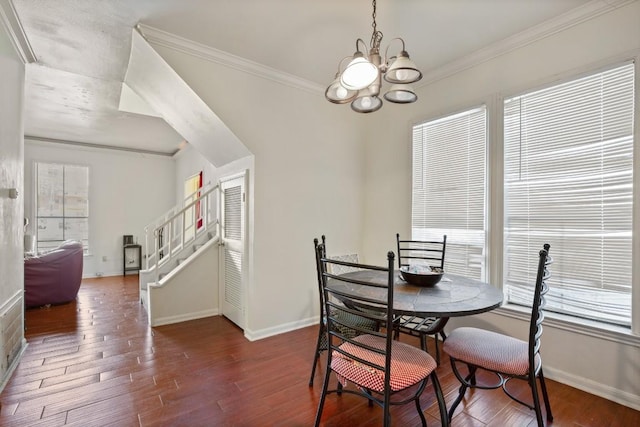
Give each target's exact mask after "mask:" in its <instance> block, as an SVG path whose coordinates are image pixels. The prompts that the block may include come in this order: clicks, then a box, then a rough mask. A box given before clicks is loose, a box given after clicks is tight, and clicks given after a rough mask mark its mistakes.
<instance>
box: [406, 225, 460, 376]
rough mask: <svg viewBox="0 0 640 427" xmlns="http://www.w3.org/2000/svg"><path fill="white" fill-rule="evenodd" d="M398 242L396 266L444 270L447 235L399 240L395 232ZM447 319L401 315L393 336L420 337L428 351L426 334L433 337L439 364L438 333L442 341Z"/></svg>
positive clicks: (424, 348)
mask: <svg viewBox="0 0 640 427" xmlns="http://www.w3.org/2000/svg"><path fill="white" fill-rule="evenodd" d="M396 241H397V243H398V267H400V268H402V267H408V266H409V265H412V264H422V265H429V266H431V267H437V268H440V269H442V270H443V271H444V255H445V251H446V249H447V235H446V234H445V235H444V236H442V240H400V234H398V233H396ZM448 321H449V318H448V317H420V316H402V317H400V318H399V319H398V321H397V324H396V326H395V331H396V334H395V338H396V339H398V337H399V334H400V333H404V334H407V335H411V336H415V337H418V338H419V339H420V348H422V349H423V350H424V351H428V348H427V336H429V335H431V336H433V337H434V341H435V345H436V361H437V362H438V365H439V364H440V348H439V345H438V337H437V336H438V335H440V337H441V338H442V340H443V341H444V340H445V339H446V338H447V335H446V334H445V332H444V327H445V326H446V324H447V322H448Z"/></svg>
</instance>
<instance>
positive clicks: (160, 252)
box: [144, 185, 220, 283]
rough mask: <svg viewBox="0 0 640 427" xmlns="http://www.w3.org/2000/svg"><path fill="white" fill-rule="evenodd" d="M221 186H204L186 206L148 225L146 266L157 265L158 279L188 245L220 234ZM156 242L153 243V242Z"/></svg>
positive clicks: (150, 267)
mask: <svg viewBox="0 0 640 427" xmlns="http://www.w3.org/2000/svg"><path fill="white" fill-rule="evenodd" d="M217 190H219V187H218V185H215V186H213V187H211V188H207V187H204V188H201V189H199V190H197V191H196V192H195V193H193V194H192V195H190V196H188V197H187V198H186V199H185V200H187V201H188V200H192V201H191V202H188V203H186V202H185V205H184V207H182V208H180V207H179V206H176V207H174V208H172V209H170V210H169V211H168V212H166V213H165V214H164V215H163V216H161V217H160V218H158V219H157V220H156V221H154V222H153V223H151V224H150V225H148V226H146V227H145V229H144V230H145V247H146V248H147V259H146V270H151V269H155V276H156V278H155V282H156V283H158V281H159V279H160V277H159V275H160V267H161V266H162V265H165V264H167V263H169V262H171V261H172V260H173V259H174V258H175V257H176V256H177V255H178V253H179V252H180V251H181V250H182V249H183V248H185V247H187V245H189V244H190V243H192V242H195V240H196V239H198V238H199V237H200V236H202V235H206V234H207V233H211V232H213V235H214V236H217V235H218V215H217V209H218V206H219V197H220V194H219V191H217ZM149 243H152V246H150V245H149Z"/></svg>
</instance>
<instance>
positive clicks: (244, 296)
mask: <svg viewBox="0 0 640 427" xmlns="http://www.w3.org/2000/svg"><path fill="white" fill-rule="evenodd" d="M237 179H242V209H243V212H242V239H241V247H242V271H241V272H240V280H241V288H242V291H241V296H240V298H241V304H242V323H243V325H242V326H241V328H242V329H243V330H244V331H246V329H247V324H248V319H249V314H248V301H249V298H248V277H249V274H248V266H249V259H248V258H249V257H248V253H249V244H248V241H249V239H248V225H249V221H248V219H249V216H248V215H249V209H248V203H247V202H248V199H249V197H248V184H249V170H248V169H245V170H242V171H240V172H237V173H234V174H231V175H226V176H224V177H222V178H220V179H219V181H218V186H219V191H218V224H219V236H220V239H219V243H218V246H219V251H218V272H219V273H218V283H219V286H218V301H220V315H224V310H223V304H224V293H225V280H224V274H225V265H224V261H225V258H224V251H225V249H224V246H225V241H224V237H223V229H222V225H223V197H224V196H223V193H224V188H223V187H224V184H226V183H228V182H230V181H235V180H237Z"/></svg>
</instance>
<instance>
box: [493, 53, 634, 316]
mask: <svg viewBox="0 0 640 427" xmlns="http://www.w3.org/2000/svg"><path fill="white" fill-rule="evenodd" d="M633 86H634V66H633V64H627V65H624V66H620V67H617V68H615V69H611V70H607V71H604V72H601V73H598V74H594V75H591V76H588V77H584V78H580V79H577V80H573V81H570V82H567V83H564V84H560V85H557V86H553V87H550V88H547V89H544V90H539V91H536V92H531V93H527V94H525V95H522V96H518V97H514V98H511V99H507V100H506V101H505V104H504V144H505V156H504V161H505V171H504V180H505V229H504V231H505V246H504V247H505V251H504V280H505V296H506V299H507V301H508V302H511V303H515V304H522V305H527V306H530V304H531V301H532V292H533V286H534V284H535V275H536V265H537V256H536V255H537V253H538V251H539V250H540V249H541V248H542V245H543V243H545V242H548V243H549V244H550V245H551V249H550V255H551V256H552V257H553V258H554V260H555V262H554V264H553V265H552V267H551V273H552V276H551V280H550V281H549V286H550V291H549V293H548V294H547V310H549V311H555V312H560V313H565V314H569V315H574V316H579V317H584V318H590V319H594V320H599V321H605V322H610V323H615V324H620V325H630V322H631V264H632V258H631V234H632V233H631V226H632V198H633V194H632V178H633V108H634V107H633V99H634V93H633V92H634V87H633Z"/></svg>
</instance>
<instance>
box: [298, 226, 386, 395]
mask: <svg viewBox="0 0 640 427" xmlns="http://www.w3.org/2000/svg"><path fill="white" fill-rule="evenodd" d="M313 245H314V250H317V249H318V245H319V242H318V239H313ZM322 250H323V251H325V252H324V253H323V254H322V256H323V257H325V256H326V238H325V236H324V235H323V236H322ZM314 253H315V252H314ZM331 258H332V259H334V260H338V261H345V262H346V263H347V264H349V263H351V264H355V263H357V255H356V254H349V255H346V256H342V255H339V256H334V257H331ZM354 261H355V262H354ZM332 267H333V268H332V273H333V274H336V275H339V274H345V273H348V272H352V271H356V270H357V269H356V268H354V267H349V266H348V265H340V264H334V265H332ZM316 272H317V275H318V294H319V301H320V327H319V328H318V339H317V341H316V351H315V355H314V358H313V366H312V367H311V376H310V377H309V386H313V379H314V377H315V374H316V366H317V365H318V360H319V359H320V355H321V353H322V352H323V351H325V350H327V349H328V347H329V346H328V342H327V316H326V315H325V311H324V310H325V304H324V294H323V292H322V284H321V281H320V280H321V276H320V265H319V261H318V258H316ZM333 314H334V315H336V316H339V317H340V318H342V317H344V318H345V319H343V320H348V323H350V324H351V323H353V324H356V325H358V326H359V327H360V328H361V329H362V330H365V331H374V330H378V328H379V324H378V322H375V321H372V320H370V319H367V318H365V317H362V316H358V315H356V314H348V313H343V312H336V313H333ZM336 327H338V328H341V332H342V333H343V334H344V335H348V336H350V337H352V338H353V337H355V336H357V335H359V334H360V332H359V331H358V330H356V329H352V328H348V327H345V326H342V325H341V324H337V325H336Z"/></svg>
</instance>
